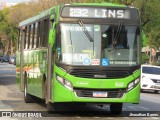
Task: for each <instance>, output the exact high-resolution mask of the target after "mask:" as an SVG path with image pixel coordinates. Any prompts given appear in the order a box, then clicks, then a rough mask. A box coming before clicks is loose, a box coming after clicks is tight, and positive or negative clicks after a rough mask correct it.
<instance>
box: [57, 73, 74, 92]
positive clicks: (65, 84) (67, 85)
mask: <svg viewBox="0 0 160 120" xmlns="http://www.w3.org/2000/svg"><path fill="white" fill-rule="evenodd" d="M56 79H57V81H58V82H59V83H61V84H62V85H63V86H64V87H66V88H67V89H69V90H71V91H73V86H72V84H71V82H69V81H68V80H66V79H64V78H62V77H60V76H59V75H56Z"/></svg>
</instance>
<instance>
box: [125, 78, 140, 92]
mask: <svg viewBox="0 0 160 120" xmlns="http://www.w3.org/2000/svg"><path fill="white" fill-rule="evenodd" d="M139 81H140V79H139V78H137V79H135V80H134V81H132V82H130V83H129V84H128V88H127V91H130V90H131V89H133V88H134V87H135V86H136V85H137V84H138V83H139Z"/></svg>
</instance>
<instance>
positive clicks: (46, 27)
mask: <svg viewBox="0 0 160 120" xmlns="http://www.w3.org/2000/svg"><path fill="white" fill-rule="evenodd" d="M42 35H43V40H42V47H47V43H48V35H49V19H45V20H44V21H43V31H42Z"/></svg>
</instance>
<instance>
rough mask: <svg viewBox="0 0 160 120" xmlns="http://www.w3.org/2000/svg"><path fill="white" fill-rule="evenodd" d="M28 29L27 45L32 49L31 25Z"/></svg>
mask: <svg viewBox="0 0 160 120" xmlns="http://www.w3.org/2000/svg"><path fill="white" fill-rule="evenodd" d="M27 31H28V32H27V33H28V38H27V39H28V41H27V42H28V46H27V49H30V40H31V39H30V35H31V33H30V32H31V25H29V26H28V30H27Z"/></svg>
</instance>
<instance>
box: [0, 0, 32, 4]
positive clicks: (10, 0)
mask: <svg viewBox="0 0 160 120" xmlns="http://www.w3.org/2000/svg"><path fill="white" fill-rule="evenodd" d="M2 1H5V2H7V3H20V2H28V1H30V0H0V3H1V2H2Z"/></svg>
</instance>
